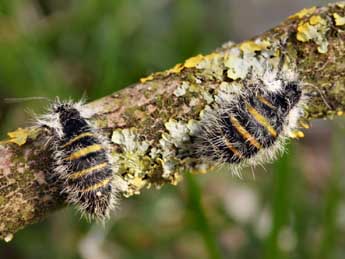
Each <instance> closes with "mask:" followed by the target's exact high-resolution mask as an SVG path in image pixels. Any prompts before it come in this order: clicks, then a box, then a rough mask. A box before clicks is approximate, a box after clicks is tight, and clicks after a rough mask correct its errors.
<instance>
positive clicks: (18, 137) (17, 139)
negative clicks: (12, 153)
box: [0, 128, 36, 146]
mask: <svg viewBox="0 0 345 259" xmlns="http://www.w3.org/2000/svg"><path fill="white" fill-rule="evenodd" d="M35 132H36V131H35V130H33V129H32V128H25V129H22V128H19V129H17V130H16V131H12V132H9V133H7V135H8V136H9V137H10V139H9V140H5V141H0V144H6V143H14V144H17V145H18V146H22V145H24V144H25V143H26V141H27V139H28V137H29V136H30V137H31V136H32V137H35V135H36V134H35Z"/></svg>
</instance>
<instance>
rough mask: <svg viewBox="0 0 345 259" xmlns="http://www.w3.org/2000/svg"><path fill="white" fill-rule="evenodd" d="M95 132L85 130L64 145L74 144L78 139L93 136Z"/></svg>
mask: <svg viewBox="0 0 345 259" xmlns="http://www.w3.org/2000/svg"><path fill="white" fill-rule="evenodd" d="M93 136H94V134H93V133H92V132H84V133H81V134H79V135H78V136H76V137H74V138H72V139H71V140H69V141H68V142H67V143H65V144H64V145H63V146H62V147H67V146H69V145H71V144H73V143H74V142H76V141H78V140H79V139H82V138H84V137H93Z"/></svg>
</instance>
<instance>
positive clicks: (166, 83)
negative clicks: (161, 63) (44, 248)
mask: <svg viewBox="0 0 345 259" xmlns="http://www.w3.org/2000/svg"><path fill="white" fill-rule="evenodd" d="M344 29H345V4H344V3H334V4H330V5H328V6H326V7H321V8H315V7H312V8H310V9H304V10H302V11H300V12H298V13H297V14H295V15H293V16H290V17H289V18H288V19H287V20H286V21H284V22H283V23H281V24H280V25H278V26H277V27H275V28H273V29H271V30H269V31H267V32H265V33H263V34H262V35H259V36H257V37H255V38H253V39H251V40H249V41H246V42H243V43H240V44H230V43H228V44H225V45H223V47H222V48H220V49H217V50H216V51H215V52H213V53H211V54H209V55H206V56H202V55H198V56H196V57H193V58H190V59H188V60H186V61H185V62H184V63H183V64H178V65H176V66H175V67H174V68H172V69H170V70H167V71H164V72H158V73H155V74H153V75H150V76H149V77H147V78H143V79H141V82H140V83H137V84H135V85H133V86H130V87H128V88H126V89H124V90H122V91H119V92H117V93H114V94H112V95H109V96H106V97H104V98H102V99H100V100H97V101H95V102H92V103H89V104H87V106H88V107H89V108H91V109H95V110H97V112H96V114H95V116H94V117H93V118H92V121H93V123H94V124H95V125H96V126H97V127H98V128H99V130H100V131H101V132H103V134H104V135H105V136H106V137H108V138H109V139H110V140H111V146H112V149H113V151H112V156H113V157H114V160H115V161H116V162H115V164H116V166H117V167H118V169H117V174H119V175H121V176H122V177H123V179H124V185H123V190H122V192H123V195H124V196H125V197H129V196H131V195H133V194H139V193H140V190H141V189H142V188H144V187H151V186H155V187H160V186H162V185H163V184H166V183H170V184H177V183H178V182H179V181H180V180H181V178H182V173H183V172H184V171H185V170H189V171H195V172H202V171H207V170H209V169H210V167H211V166H212V165H209V164H205V163H195V161H194V162H193V161H192V159H180V158H178V157H177V156H176V154H177V153H178V152H179V150H180V148H181V146H182V145H183V143H185V142H188V140H189V136H190V134H191V132H192V129H193V127H194V126H196V125H197V123H198V121H200V114H202V112H203V111H204V110H205V109H207V107H208V106H212V104H213V103H214V102H215V101H216V99H217V97H218V96H219V95H220V94H221V93H222V91H226V89H228V87H232V86H233V84H235V83H236V84H244V80H243V79H245V77H246V75H247V74H248V73H249V70H250V69H251V68H253V67H254V70H255V69H259V67H264V66H267V64H270V65H272V66H273V67H274V66H277V64H278V61H279V59H280V58H281V55H283V54H284V55H285V56H286V60H287V63H286V66H287V68H286V69H287V70H290V71H294V72H296V73H297V74H298V78H299V80H300V81H301V83H302V85H303V91H304V92H305V93H307V94H308V95H309V96H310V99H309V101H308V103H307V105H306V107H305V118H302V119H301V125H302V126H303V125H304V126H305V127H307V126H306V122H307V121H308V120H312V119H315V118H332V117H334V116H337V115H339V116H340V115H343V111H344V110H345V76H344V74H345V66H344V61H345V55H344V53H345V45H344V39H345V31H344ZM250 67H251V68H250ZM45 134H46V133H45V132H43V131H42V130H39V129H38V130H37V129H34V128H26V129H18V130H16V131H14V132H12V133H10V134H9V136H10V139H9V140H6V141H2V142H1V144H0V238H2V239H4V240H5V241H9V240H10V239H12V237H13V234H14V233H15V232H16V231H18V230H19V229H21V228H24V227H25V226H27V225H28V224H32V223H34V222H37V221H39V220H41V219H43V218H44V217H46V216H47V215H48V213H49V212H51V211H54V210H56V209H58V208H61V207H63V206H64V203H63V200H62V198H61V197H60V195H59V191H60V188H59V186H56V185H55V183H53V182H49V180H48V179H49V178H48V177H47V175H49V173H50V172H51V159H50V154H49V152H48V151H47V147H46V146H45V145H44V143H45Z"/></svg>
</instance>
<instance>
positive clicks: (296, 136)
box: [290, 130, 304, 139]
mask: <svg viewBox="0 0 345 259" xmlns="http://www.w3.org/2000/svg"><path fill="white" fill-rule="evenodd" d="M290 137H291V138H294V139H300V138H304V133H303V131H300V130H295V131H292V132H291V133H290Z"/></svg>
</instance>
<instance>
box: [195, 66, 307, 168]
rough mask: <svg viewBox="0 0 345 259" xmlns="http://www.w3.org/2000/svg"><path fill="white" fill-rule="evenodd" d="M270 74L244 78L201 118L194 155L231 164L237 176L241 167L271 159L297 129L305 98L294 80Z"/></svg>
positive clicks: (278, 73)
mask: <svg viewBox="0 0 345 259" xmlns="http://www.w3.org/2000/svg"><path fill="white" fill-rule="evenodd" d="M269 73H270V74H268V73H267V72H266V74H264V75H263V78H264V79H265V77H270V78H269V80H262V79H260V80H245V83H244V86H243V87H242V89H240V91H238V93H236V94H233V95H231V98H223V99H222V100H221V102H220V103H219V104H218V106H216V107H213V109H211V111H209V112H208V113H207V114H206V115H205V116H204V118H203V119H202V120H201V123H200V125H201V126H200V128H199V130H198V132H197V134H195V136H194V138H193V141H192V142H193V143H192V145H193V152H194V156H195V157H197V158H201V159H205V160H211V161H215V162H217V163H219V164H224V163H225V164H230V165H233V167H232V168H233V170H234V172H235V173H237V174H238V171H237V170H238V169H239V168H240V167H241V166H244V165H256V164H260V163H262V162H266V161H269V160H272V159H273V158H274V157H275V156H276V154H277V153H278V152H277V151H279V150H282V148H283V142H284V141H285V139H286V138H287V137H288V136H289V135H290V134H291V133H292V132H293V131H294V130H295V129H296V128H297V121H298V118H300V116H301V115H302V107H301V106H302V104H303V103H304V99H305V96H304V94H303V92H302V88H301V83H300V82H299V81H298V80H296V79H294V78H292V79H291V78H290V79H289V78H282V77H281V76H280V72H277V74H272V71H270V72H269ZM272 75H274V77H273V80H272Z"/></svg>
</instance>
